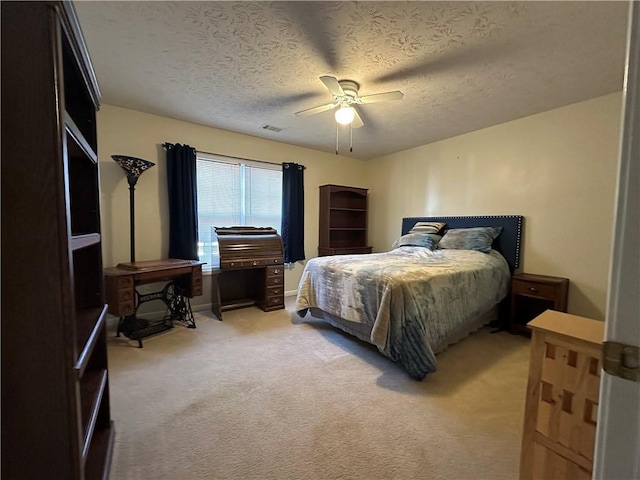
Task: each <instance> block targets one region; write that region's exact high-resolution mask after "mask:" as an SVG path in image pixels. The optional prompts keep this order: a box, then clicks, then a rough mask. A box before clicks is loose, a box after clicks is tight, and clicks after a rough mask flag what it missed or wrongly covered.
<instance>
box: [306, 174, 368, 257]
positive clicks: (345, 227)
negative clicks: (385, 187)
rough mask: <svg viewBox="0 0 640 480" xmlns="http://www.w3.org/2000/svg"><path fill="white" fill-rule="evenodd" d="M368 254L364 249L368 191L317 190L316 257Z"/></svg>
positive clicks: (335, 187)
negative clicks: (317, 229) (318, 197)
mask: <svg viewBox="0 0 640 480" xmlns="http://www.w3.org/2000/svg"><path fill="white" fill-rule="evenodd" d="M359 253H371V247H369V246H367V189H366V188H357V187H347V186H344V185H322V186H321V187H320V229H319V238H318V255H320V256H325V255H344V254H359Z"/></svg>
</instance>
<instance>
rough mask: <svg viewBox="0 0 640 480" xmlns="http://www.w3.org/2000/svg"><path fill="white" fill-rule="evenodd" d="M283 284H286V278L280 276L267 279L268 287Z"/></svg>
mask: <svg viewBox="0 0 640 480" xmlns="http://www.w3.org/2000/svg"><path fill="white" fill-rule="evenodd" d="M283 283H284V277H283V276H282V275H278V276H275V277H267V287H273V286H276V285H282V284H283Z"/></svg>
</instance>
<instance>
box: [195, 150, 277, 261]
mask: <svg viewBox="0 0 640 480" xmlns="http://www.w3.org/2000/svg"><path fill="white" fill-rule="evenodd" d="M196 172H197V181H198V256H199V258H200V260H202V261H204V262H207V266H206V267H208V268H211V267H212V266H213V267H217V266H218V265H219V264H220V260H219V257H218V245H217V244H215V243H214V242H213V239H214V238H215V235H212V234H213V232H214V230H213V229H214V227H232V226H235V225H248V226H252V227H271V228H275V229H276V230H277V231H278V232H279V231H280V223H281V219H282V167H281V166H279V165H273V166H272V165H269V164H263V163H258V162H251V161H249V160H247V161H244V160H232V159H228V158H227V157H223V156H215V155H209V154H206V155H205V154H201V153H198V158H197V160H196Z"/></svg>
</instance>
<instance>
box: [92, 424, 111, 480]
mask: <svg viewBox="0 0 640 480" xmlns="http://www.w3.org/2000/svg"><path fill="white" fill-rule="evenodd" d="M114 437H115V429H114V427H113V422H109V423H108V425H107V426H106V427H104V428H97V429H95V430H94V432H93V437H92V441H91V446H90V447H89V453H88V455H87V458H86V460H85V464H84V476H85V478H86V479H94V478H96V479H98V478H100V479H103V480H107V479H108V478H109V466H110V464H111V457H112V456H113V443H114Z"/></svg>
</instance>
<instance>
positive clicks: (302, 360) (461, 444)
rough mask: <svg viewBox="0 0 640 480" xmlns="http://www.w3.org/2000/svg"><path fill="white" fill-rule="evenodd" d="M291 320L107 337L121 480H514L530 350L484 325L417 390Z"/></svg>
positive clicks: (323, 329)
mask: <svg viewBox="0 0 640 480" xmlns="http://www.w3.org/2000/svg"><path fill="white" fill-rule="evenodd" d="M293 318H297V316H296V315H295V313H293V299H291V298H288V299H287V310H280V311H276V312H271V313H264V312H262V311H260V310H258V309H257V308H253V307H251V308H244V309H240V310H234V311H229V312H225V313H224V321H223V322H219V321H218V320H216V319H215V317H213V316H212V315H210V314H207V313H206V312H202V313H198V314H196V321H197V329H195V330H193V329H187V328H185V327H183V326H181V325H177V326H176V327H175V328H174V329H173V330H170V331H168V332H166V333H163V334H160V335H158V336H156V337H151V338H148V339H145V341H144V348H143V349H138V348H135V343H134V342H131V341H128V340H125V339H117V338H115V337H113V333H111V334H110V337H109V367H110V389H111V411H112V417H113V419H114V422H115V428H116V440H115V451H114V457H113V463H112V467H111V477H110V478H111V479H112V480H125V479H126V480H133V479H154V480H155V479H171V480H179V479H180V480H181V479H238V480H253V479H256V480H258V479H259V480H266V479H274V480H285V479H322V480H324V479H349V480H357V479H374V480H376V479H381V480H382V479H385V480H386V479H430V480H439V479H455V480H458V479H474V480H481V479H487V480H489V479H491V480H498V479H509V480H511V479H516V478H517V477H518V464H519V455H520V440H521V432H522V419H523V412H524V393H525V387H526V381H527V370H528V360H529V357H528V356H529V341H528V340H527V339H526V338H523V337H518V336H512V335H509V334H508V333H506V332H501V333H497V334H491V333H490V331H489V329H488V328H485V329H482V330H480V331H479V332H477V333H475V334H473V335H471V336H470V337H468V338H466V339H464V340H463V341H462V342H460V343H458V344H456V345H454V346H451V347H449V349H447V350H446V351H444V352H443V353H442V354H440V355H439V356H438V362H439V370H438V372H436V373H434V374H431V375H428V376H427V378H426V379H425V380H423V381H422V382H416V381H415V380H412V379H410V378H409V377H408V376H407V375H406V374H405V373H404V372H403V371H402V370H401V369H400V368H399V367H397V366H396V365H395V364H394V363H393V362H391V361H390V360H388V359H387V358H385V357H383V356H382V355H381V354H379V353H378V352H377V350H376V349H375V348H374V347H371V346H370V345H367V344H365V343H363V342H360V341H358V340H355V339H354V338H353V337H350V336H347V335H346V334H343V333H341V332H340V331H338V330H336V329H334V328H332V327H330V326H328V325H325V324H323V323H321V322H318V321H312V323H305V324H293V323H292V319H293Z"/></svg>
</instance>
